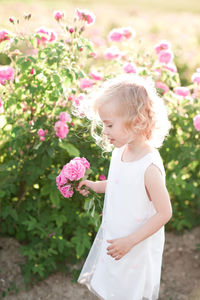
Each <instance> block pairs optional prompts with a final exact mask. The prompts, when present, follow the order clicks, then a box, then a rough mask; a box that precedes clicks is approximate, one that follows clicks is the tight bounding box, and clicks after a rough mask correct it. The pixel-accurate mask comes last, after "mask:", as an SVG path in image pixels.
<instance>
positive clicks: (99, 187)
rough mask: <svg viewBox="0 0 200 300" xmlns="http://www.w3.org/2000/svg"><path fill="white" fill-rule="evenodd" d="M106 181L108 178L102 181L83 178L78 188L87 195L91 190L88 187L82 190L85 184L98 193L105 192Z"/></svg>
mask: <svg viewBox="0 0 200 300" xmlns="http://www.w3.org/2000/svg"><path fill="white" fill-rule="evenodd" d="M106 183H107V180H102V181H91V180H82V181H81V182H80V183H79V185H78V188H77V190H78V191H79V193H81V194H82V195H83V196H86V195H87V194H88V193H89V191H88V190H86V189H82V190H81V187H82V186H83V185H85V186H87V187H88V188H90V189H91V190H93V191H94V192H96V193H105V190H106Z"/></svg>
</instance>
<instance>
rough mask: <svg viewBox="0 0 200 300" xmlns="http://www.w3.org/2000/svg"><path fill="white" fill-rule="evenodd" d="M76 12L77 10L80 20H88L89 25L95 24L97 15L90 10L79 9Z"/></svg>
mask: <svg viewBox="0 0 200 300" xmlns="http://www.w3.org/2000/svg"><path fill="white" fill-rule="evenodd" d="M76 12H77V16H78V18H79V20H81V21H86V22H87V24H88V25H92V24H94V22H95V19H96V17H95V15H94V14H93V13H91V12H90V11H89V10H87V9H77V11H76Z"/></svg>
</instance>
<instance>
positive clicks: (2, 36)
mask: <svg viewBox="0 0 200 300" xmlns="http://www.w3.org/2000/svg"><path fill="white" fill-rule="evenodd" d="M8 35H9V32H8V31H7V30H4V29H2V30H1V31H0V43H1V42H4V41H7V40H10V38H9V36H8Z"/></svg>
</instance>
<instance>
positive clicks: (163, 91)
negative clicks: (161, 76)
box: [156, 81, 169, 94]
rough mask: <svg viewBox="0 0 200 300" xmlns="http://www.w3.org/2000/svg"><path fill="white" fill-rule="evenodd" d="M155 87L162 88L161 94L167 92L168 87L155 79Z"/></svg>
mask: <svg viewBox="0 0 200 300" xmlns="http://www.w3.org/2000/svg"><path fill="white" fill-rule="evenodd" d="M156 88H157V89H161V90H162V94H165V93H167V92H169V87H168V86H167V85H166V84H165V83H163V82H161V81H157V82H156Z"/></svg>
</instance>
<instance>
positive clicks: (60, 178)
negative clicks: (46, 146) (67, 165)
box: [56, 171, 67, 186]
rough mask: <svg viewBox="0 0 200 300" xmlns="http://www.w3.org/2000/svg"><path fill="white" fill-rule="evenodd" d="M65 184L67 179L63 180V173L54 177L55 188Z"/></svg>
mask: <svg viewBox="0 0 200 300" xmlns="http://www.w3.org/2000/svg"><path fill="white" fill-rule="evenodd" d="M66 183H67V178H65V176H64V173H63V171H61V172H60V174H59V175H58V176H57V177H56V184H57V186H62V185H64V184H66Z"/></svg>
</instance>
